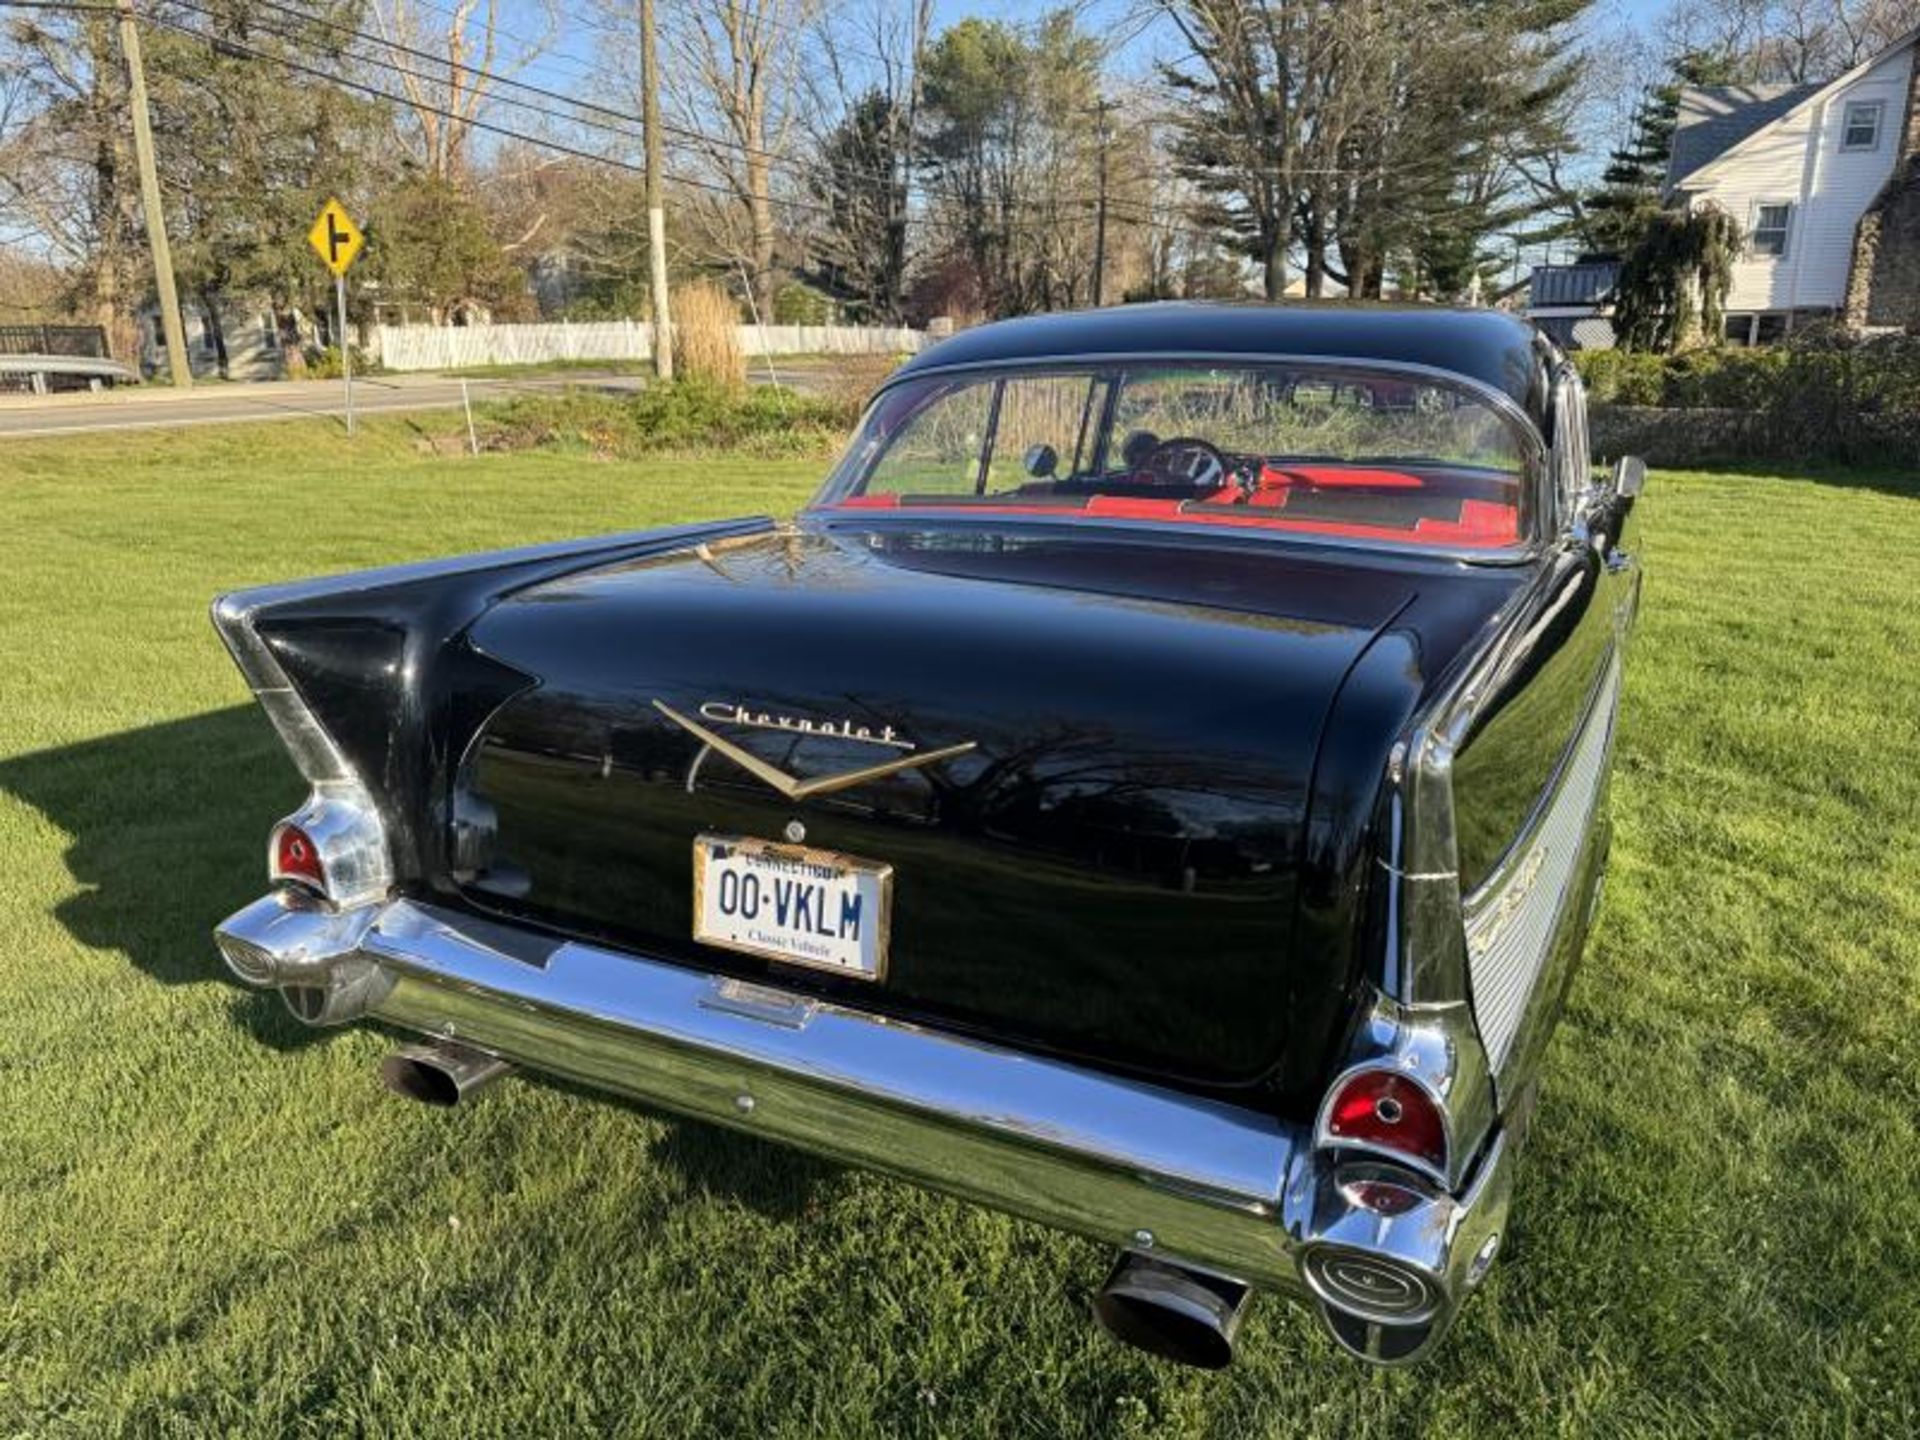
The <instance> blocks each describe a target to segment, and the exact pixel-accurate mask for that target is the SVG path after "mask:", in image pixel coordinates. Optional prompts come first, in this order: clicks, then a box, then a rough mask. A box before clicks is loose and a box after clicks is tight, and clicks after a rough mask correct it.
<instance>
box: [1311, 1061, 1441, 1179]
mask: <svg viewBox="0 0 1920 1440" xmlns="http://www.w3.org/2000/svg"><path fill="white" fill-rule="evenodd" d="M1320 1129H1321V1134H1322V1136H1323V1143H1325V1144H1327V1145H1331V1146H1339V1147H1348V1148H1356V1149H1362V1150H1366V1151H1368V1152H1370V1153H1372V1154H1376V1155H1383V1156H1387V1157H1390V1158H1392V1159H1395V1160H1402V1161H1405V1162H1406V1163H1407V1164H1409V1165H1412V1166H1414V1167H1415V1168H1416V1169H1419V1170H1422V1171H1425V1172H1426V1173H1427V1174H1429V1175H1433V1176H1436V1177H1441V1178H1444V1177H1445V1176H1446V1174H1447V1159H1448V1153H1447V1152H1448V1143H1449V1142H1448V1134H1447V1130H1448V1126H1447V1114H1446V1110H1445V1109H1444V1108H1443V1106H1442V1105H1441V1103H1440V1101H1439V1100H1438V1099H1437V1098H1435V1096H1434V1095H1433V1093H1432V1092H1431V1091H1429V1090H1428V1089H1427V1088H1426V1086H1425V1085H1424V1084H1423V1083H1422V1082H1421V1081H1419V1080H1417V1079H1415V1078H1414V1077H1413V1076H1412V1075H1410V1074H1408V1073H1406V1072H1405V1071H1402V1070H1397V1069H1394V1068H1392V1067H1389V1066H1367V1067H1363V1068H1361V1069H1358V1070H1353V1071H1349V1072H1348V1073H1347V1074H1346V1075H1345V1076H1343V1077H1342V1078H1341V1079H1340V1080H1339V1081H1338V1082H1337V1083H1336V1084H1335V1085H1334V1087H1333V1089H1332V1090H1331V1091H1330V1092H1329V1094H1328V1095H1327V1099H1326V1104H1325V1106H1324V1107H1323V1111H1322V1114H1321V1123H1320Z"/></svg>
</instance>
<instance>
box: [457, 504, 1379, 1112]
mask: <svg viewBox="0 0 1920 1440" xmlns="http://www.w3.org/2000/svg"><path fill="white" fill-rule="evenodd" d="M1413 595H1414V589H1413V585H1412V583H1411V581H1410V580H1409V579H1408V578H1407V576H1406V575H1405V574H1404V573H1401V572H1399V571H1396V570H1393V569H1389V568H1385V567H1379V566H1373V565H1370V564H1367V563H1362V562H1354V561H1347V560H1342V559H1339V558H1327V559H1319V558H1311V557H1308V556H1304V555H1302V554H1301V553H1299V552H1297V551H1296V552H1291V553H1289V552H1288V551H1287V550H1286V549H1285V548H1284V547H1279V546H1260V547H1257V548H1254V547H1244V548H1236V547H1233V546H1222V547H1220V548H1217V549H1211V550H1208V551H1207V552H1206V553H1204V554H1203V553H1200V552H1199V550H1198V549H1197V548H1196V546H1195V544H1194V543H1193V542H1191V541H1186V540H1181V541H1177V542H1172V543H1169V542H1168V541H1167V540H1165V539H1164V538H1162V539H1151V538H1149V539H1141V540H1134V539H1130V538H1108V537H1095V536H1087V535H1074V536H1061V535H1058V534H1053V535H1020V534H1017V533H1013V532H1008V533H997V532H994V531H992V530H990V529H985V530H983V529H961V528H955V529H947V530H942V529H931V530H929V529H924V528H921V529H912V530H906V529H890V528H888V527H884V526H877V527H874V528H873V529H871V530H865V531H862V530H847V529H816V530H807V529H802V530H795V531H785V532H781V533H779V534H776V535H772V536H763V537H755V538H751V539H747V540H741V541H734V542H728V543H725V544H722V545H716V546H713V547H704V546H703V547H700V548H698V549H696V550H692V551H682V552H679V553H677V554H673V555H668V556H664V557H658V558H650V559H642V560H637V561H632V562H629V563H621V564H612V565H606V566H603V567H600V568H597V569H590V570H586V571H584V572H581V573H577V574H574V575H570V576H566V577H563V578H560V579H556V580H550V581H547V582H545V583H542V584H539V585H536V586H534V587H532V588H530V589H527V590H524V591H521V592H520V593H518V594H516V595H513V596H511V597H509V598H508V599H506V600H504V601H502V602H501V603H499V604H498V605H496V606H495V607H494V608H493V609H491V610H490V611H489V612H488V613H487V614H486V615H485V616H484V617H483V618H482V619H481V620H480V621H479V622H478V623H477V624H476V625H475V626H474V628H473V631H472V634H471V639H472V642H473V644H474V645H475V646H476V647H477V648H478V649H480V650H481V651H483V652H484V653H486V654H487V655H489V656H491V657H493V658H494V659H496V660H499V661H502V662H504V663H506V664H508V665H510V666H512V667H514V668H515V669H517V670H520V671H522V672H524V673H525V674H527V675H529V676H532V677H534V679H535V681H536V682H537V683H536V684H535V685H533V686H532V687H530V688H528V689H527V690H526V691H524V692H523V693H521V694H520V695H518V696H517V697H516V698H514V699H512V700H511V701H509V702H508V703H506V704H505V705H503V706H502V707H501V708H500V709H499V710H498V711H497V712H495V713H494V714H493V716H492V717H491V718H490V719H489V720H488V722H487V723H486V725H485V726H484V727H483V729H482V730H481V732H480V734H479V736H478V737H477V739H476V741H475V743H474V745H473V746H472V747H470V749H469V750H468V753H467V756H466V759H465V760H464V762H463V763H462V765H461V767H460V772H459V774H458V776H457V777H456V780H455V783H456V786H457V787H458V789H459V791H460V792H461V793H460V796H459V799H458V801H457V803H456V806H455V809H456V812H457V813H463V814H467V815H475V814H478V815H483V816H486V817H487V820H486V824H485V828H486V829H487V830H489V831H490V833H489V834H487V835H486V836H485V838H484V841H483V842H482V843H481V845H480V847H479V850H478V852H477V853H476V852H475V849H474V846H473V844H472V842H471V841H469V842H467V854H468V859H467V860H465V861H463V862H462V863H463V864H467V865H468V866H469V868H468V869H466V870H463V871H462V872H460V873H459V874H457V875H456V876H455V877H454V880H455V882H456V883H457V884H458V886H459V888H460V891H461V893H462V894H463V895H464V896H465V898H466V899H467V900H468V901H469V902H470V903H472V904H473V905H475V906H477V907H479V908H481V909H484V910H486V911H488V912H491V913H496V914H504V915H511V916H513V917H516V918H519V919H524V920H531V921H534V922H536V923H539V924H541V925H544V926H547V927H550V928H553V929H556V930H559V931H562V932H566V933H572V934H579V935H584V936H591V937H593V938H596V939H603V940H608V941H611V942H613V943H616V944H624V945H627V946H631V947H634V948H637V949H642V950H645V951H646V952H647V953H650V954H653V955H657V956H660V957H663V958H668V959H675V960H680V961H684V962H685V963H688V964H691V965H697V966H699V967H701V968H703V969H708V970H712V971H716V972H720V973H725V974H731V975H737V976H742V977H746V978H754V979H759V978H767V977H773V978H775V979H776V980H777V982H778V983H779V984H781V985H783V986H788V987H792V988H798V989H803V990H811V991H815V992H817V993H822V994H826V995H830V996H831V997H832V998H834V999H835V1000H837V1001H839V1002H841V1003H845V1004H850V1005H855V1006H860V1007H863V1008H868V1009H872V1010H877V1011H881V1012H885V1013H893V1014H898V1015H901V1016H903V1017H908V1018H913V1019H919V1020H924V1021H928V1022H931V1023H937V1024H941V1025H944V1026H947V1027H949V1028H957V1029H961V1030H971V1031H974V1032H977V1033H981V1034H991V1035H992V1036H994V1037H996V1038H997V1039H1000V1040H1002V1041H1009V1042H1014V1043H1025V1044H1027V1045H1030V1046H1032V1047H1034V1048H1037V1049H1042V1050H1046V1051H1050V1052H1054V1053H1062V1054H1067V1055H1071V1056H1074V1057H1076V1058H1080V1059H1084V1060H1088V1061H1092V1062H1094V1063H1098V1064H1101V1065H1106V1066H1112V1067H1118V1068H1122V1069H1126V1070H1129V1071H1134V1072H1138V1073H1143V1074H1149V1075H1152V1076H1155V1077H1157V1078H1161V1079H1167V1080H1173V1081H1175V1082H1179V1083H1188V1084H1201V1085H1211V1086H1239V1085H1247V1084H1252V1083H1255V1082H1258V1081H1260V1080H1261V1079H1262V1078H1263V1077H1266V1076H1268V1075H1270V1074H1271V1073H1272V1072H1273V1071H1274V1069H1275V1067H1276V1066H1277V1065H1278V1064H1279V1062H1280V1061H1281V1059H1282V1057H1283V1056H1284V1055H1285V1053H1286V1052H1287V1049H1288V1047H1289V1046H1294V1047H1298V1046H1301V1045H1308V1046H1312V1047H1314V1048H1315V1051H1316V1053H1318V1052H1320V1051H1322V1050H1324V1049H1325V1047H1327V1046H1328V1045H1329V1044H1330V1043H1331V1040H1332V1037H1330V1036H1327V1035H1323V1034H1301V1033H1298V1032H1299V1029H1300V1026H1299V1025H1298V1024H1297V1023H1296V1016H1297V1014H1300V1013H1307V1012H1311V1013H1312V1014H1315V1015H1322V1016H1324V1015H1325V1014H1327V1013H1329V1009H1330V1007H1328V1006H1327V1005H1325V1004H1324V1003H1322V1004H1318V1005H1313V1006H1309V1007H1305V1010H1304V1011H1303V1007H1301V1006H1300V1005H1299V1004H1297V1003H1296V1000H1297V997H1298V996H1300V995H1301V994H1302V993H1303V991H1306V990H1307V989H1309V988H1315V989H1316V993H1319V994H1322V995H1324V994H1325V993H1326V988H1325V987H1336V988H1338V987H1343V986H1345V985H1346V984H1348V983H1349V982H1350V980H1351V969H1352V964H1353V958H1354V957H1353V955H1352V954H1351V953H1350V951H1349V952H1344V953H1339V954H1329V953H1324V952H1316V953H1314V954H1297V953H1294V949H1293V944H1292V937H1293V929H1294V917H1295V911H1296V904H1297V893H1296V892H1297V889H1298V886H1299V884H1300V874H1299V870H1300V864H1301V856H1302V853H1303V846H1304V840H1305V828H1306V822H1307V814H1306V811H1307V807H1308V796H1309V792H1310V788H1311V785H1312V780H1313V770H1314V763H1315V757H1316V754H1317V753H1318V749H1319V746H1320V742H1321V729H1322V726H1323V723H1324V721H1325V718H1326V716H1327V713H1328V710H1329V707H1330V706H1331V704H1332V701H1333V699H1334V697H1335V695H1336V694H1337V693H1338V691H1339V689H1340V686H1341V683H1342V680H1343V678H1344V677H1345V676H1346V674H1347V673H1348V671H1349V669H1350V667H1352V665H1353V664H1354V662H1355V660H1356V659H1357V658H1358V657H1359V656H1360V654H1361V653H1362V652H1363V651H1364V650H1365V648H1366V646H1367V645H1368V644H1369V642H1370V641H1371V640H1372V638H1373V637H1374V636H1375V635H1376V634H1377V633H1378V632H1379V631H1380V629H1381V628H1382V627H1383V626H1384V625H1386V624H1387V623H1388V622H1389V621H1391V620H1392V618H1393V617H1394V616H1395V615H1396V614H1397V613H1399V612H1400V611H1401V610H1402V609H1403V608H1404V607H1405V606H1406V605H1407V604H1408V602H1409V601H1410V600H1411V599H1412V598H1413ZM663 706H664V707H666V709H669V710H672V711H674V712H677V713H678V714H679V715H681V716H685V717H693V718H697V719H698V720H699V723H701V724H702V725H705V726H709V727H711V728H712V729H713V730H714V731H715V732H716V733H718V734H722V735H723V736H724V738H725V739H726V740H728V741H729V742H731V743H733V744H735V745H738V746H739V747H741V748H743V749H745V750H747V751H749V752H750V753H751V754H752V755H753V756H755V757H756V758H758V759H759V760H761V761H763V762H765V763H766V764H768V765H772V766H774V767H777V768H778V769H779V770H780V771H782V772H783V773H785V774H787V775H789V776H792V777H793V778H794V779H796V780H806V779H809V778H815V777H820V776H827V775H837V774H840V773H843V772H847V771H853V770H857V769H860V768H862V767H865V766H871V765H873V764H875V763H876V762H882V761H885V760H887V759H890V758H895V757H897V756H900V755H902V754H907V753H912V752H911V751H908V750H906V749H904V748H903V747H906V746H914V747H918V749H919V750H921V751H931V750H935V749H941V748H944V747H949V746H956V745H961V744H964V743H967V742H971V743H972V745H973V747H974V748H973V749H971V750H969V751H966V752H965V753H962V754H959V755H955V756H953V757H952V758H949V759H945V760H941V761H938V762H936V763H933V764H929V765H926V766H924V767H917V768H912V769H908V770H904V771H899V772H897V773H894V774H891V775H888V776H885V777H884V778H880V779H876V780H873V781H870V782H867V783H862V784H857V785H854V786H852V787H850V788H847V789H843V790H839V791H836V792H833V793H828V794H816V795H810V796H807V797H805V798H802V799H799V800H794V799H790V798H787V797H786V796H784V795H782V794H781V793H779V792H778V791H777V790H776V789H775V788H774V787H773V786H772V785H770V784H769V783H768V782H767V781H766V780H765V779H764V778H762V777H760V776H756V775H755V774H753V773H752V772H751V770H750V769H749V768H746V767H743V766H742V765H740V764H739V763H737V762H736V761H734V760H732V759H730V758H728V757H727V756H726V755H725V754H724V753H722V752H721V751H719V750H716V749H712V748H710V747H708V746H707V745H705V744H704V743H703V742H702V740H701V739H700V738H698V737H697V736H696V735H694V734H693V733H690V731H689V730H688V729H686V728H684V727H683V726H682V725H680V724H678V723H676V722H675V721H674V720H673V719H672V718H671V717H669V716H668V715H667V714H666V713H665V711H664V710H663V709H662V708H661V707H663ZM741 716H745V717H748V723H739V720H738V717H741ZM862 729H865V730H866V731H867V736H866V738H864V739H863V738H860V737H859V732H860V731H861V730H862ZM796 830H804V832H805V843H806V844H807V845H808V846H811V847H816V848H821V849H827V850H834V851H840V852H843V853H845V854H847V855H851V856H856V857H860V858H862V859H867V860H872V861H878V862H883V863H886V864H890V865H891V866H892V867H893V871H894V875H893V882H892V884H893V895H892V926H891V940H890V955H889V964H888V971H887V974H886V977H885V979H884V980H883V981H881V982H877V983H875V982H867V981H862V980H858V979H851V978H845V977H841V976H836V975H832V974H828V973H823V972H819V971H813V970H806V969H797V968H794V967H791V966H786V965H782V964H779V963H777V962H769V961H767V960H763V959H759V958H756V957H754V956H752V955H748V954H744V953H738V952H735V951H732V950H727V949H720V948H715V947H710V946H705V945H701V944H697V943H696V942H695V941H694V940H693V939H692V926H693V913H692V907H693V895H692V874H691V870H692V850H693V844H694V839H695V837H696V836H699V835H702V834H720V835H735V836H745V837H752V838H758V839H763V840H770V841H780V840H782V839H783V837H787V836H790V834H792V833H794V832H795V831H796ZM1315 1023H1316V1024H1323V1023H1324V1022H1321V1021H1316V1022H1315Z"/></svg>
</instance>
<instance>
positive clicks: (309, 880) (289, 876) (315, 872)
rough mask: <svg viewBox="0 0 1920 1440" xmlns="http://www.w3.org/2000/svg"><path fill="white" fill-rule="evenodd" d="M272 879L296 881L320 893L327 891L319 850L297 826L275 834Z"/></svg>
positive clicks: (284, 826)
mask: <svg viewBox="0 0 1920 1440" xmlns="http://www.w3.org/2000/svg"><path fill="white" fill-rule="evenodd" d="M273 878H274V879H275V880H296V881H298V882H299V883H300V884H302V885H309V886H311V887H312V888H313V889H315V890H320V891H324V890H325V889H326V888H327V871H326V867H325V866H324V865H322V864H321V863H320V850H319V848H318V847H317V846H316V845H315V844H314V843H313V840H312V839H311V838H310V837H309V836H308V834H307V832H306V831H304V830H302V829H301V828H300V827H299V826H298V825H282V826H281V827H280V828H279V829H277V830H275V831H274V832H273Z"/></svg>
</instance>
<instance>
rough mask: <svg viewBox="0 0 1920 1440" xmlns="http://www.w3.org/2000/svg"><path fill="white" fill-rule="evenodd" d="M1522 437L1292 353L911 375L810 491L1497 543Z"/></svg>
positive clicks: (1485, 416) (1474, 411)
mask: <svg viewBox="0 0 1920 1440" xmlns="http://www.w3.org/2000/svg"><path fill="white" fill-rule="evenodd" d="M1528 457H1529V451H1528V448H1527V446H1526V445H1525V443H1524V442H1523V440H1522V438H1521V432H1520V431H1518V430H1516V428H1515V427H1514V425H1513V423H1512V422H1511V421H1509V420H1508V418H1507V417H1505V416H1504V415H1502V414H1500V413H1499V412H1497V411H1496V410H1494V409H1493V407H1492V406H1491V405H1489V404H1488V403H1486V402H1485V401H1484V400H1482V399H1480V398H1479V397H1477V396H1475V395H1473V394H1471V393H1469V392H1468V391H1466V390H1464V389H1458V388H1455V387H1453V386H1451V385H1448V384H1446V383H1445V382H1443V381H1436V380H1430V379H1426V378H1411V377H1407V376H1403V375H1399V374H1389V373H1384V372H1374V371H1367V370H1356V369H1347V368H1333V367H1320V366H1298V365H1263V366H1240V367H1233V366H1226V367H1223V366H1216V365H1206V364H1199V363H1184V364H1180V363H1166V364H1147V365H1136V366H1130V367H1128V368H1126V369H1124V370H1087V369H1078V370H1061V371H1033V370H1019V371H1008V372H1005V373H1002V374H984V375H983V374H970V375H966V376H960V377H955V376H937V375H935V376H928V377H926V378H925V379H922V380H918V381H909V382H907V383H905V384H902V385H898V386H895V387H894V388H892V389H890V390H888V391H887V392H885V393H884V394H883V395H882V396H881V398H880V399H879V401H878V402H876V404H875V405H874V406H873V408H872V409H871V410H870V412H869V413H868V415H867V418H866V420H865V422H864V424H863V425H862V427H861V430H860V433H859V434H858V435H857V436H856V437H855V440H854V444H853V446H852V448H851V449H850V451H849V452H848V455H847V458H846V459H845V460H844V461H843V462H842V464H841V466H840V468H839V469H838V471H836V473H835V475H834V477H833V479H832V480H831V481H830V482H829V483H828V486H827V489H826V490H825V491H824V492H823V493H822V495H821V498H820V501H819V504H820V505H821V506H822V507H824V508H827V509H836V508H842V509H850V510H860V509H869V510H879V509H885V510H912V509H928V510H971V511H976V512H983V513H1002V514H1036V515H1061V516H1066V515H1076V514H1077V515H1088V516H1094V517H1104V518H1118V519H1134V520H1155V519H1159V520H1167V521H1178V522H1184V523H1196V524H1214V525H1235V526H1245V527H1256V528H1266V529H1272V530H1286V531H1293V532H1296V533H1304V534H1321V535H1338V536H1346V537H1352V538H1359V539H1374V540H1385V541H1393V542H1401V543H1414V544H1426V545H1433V546H1437V547H1448V548H1458V547H1466V548H1470V549H1497V548H1501V547H1505V546H1511V545H1514V544H1516V543H1517V542H1518V541H1519V539H1520V537H1521V536H1522V535H1523V534H1524V533H1525V525H1526V522H1527V520H1528V516H1527V515H1526V513H1525V510H1526V506H1527V503H1528V500H1527V495H1528V488H1529V487H1528V485H1527V483H1526V482H1527V476H1528Z"/></svg>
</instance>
